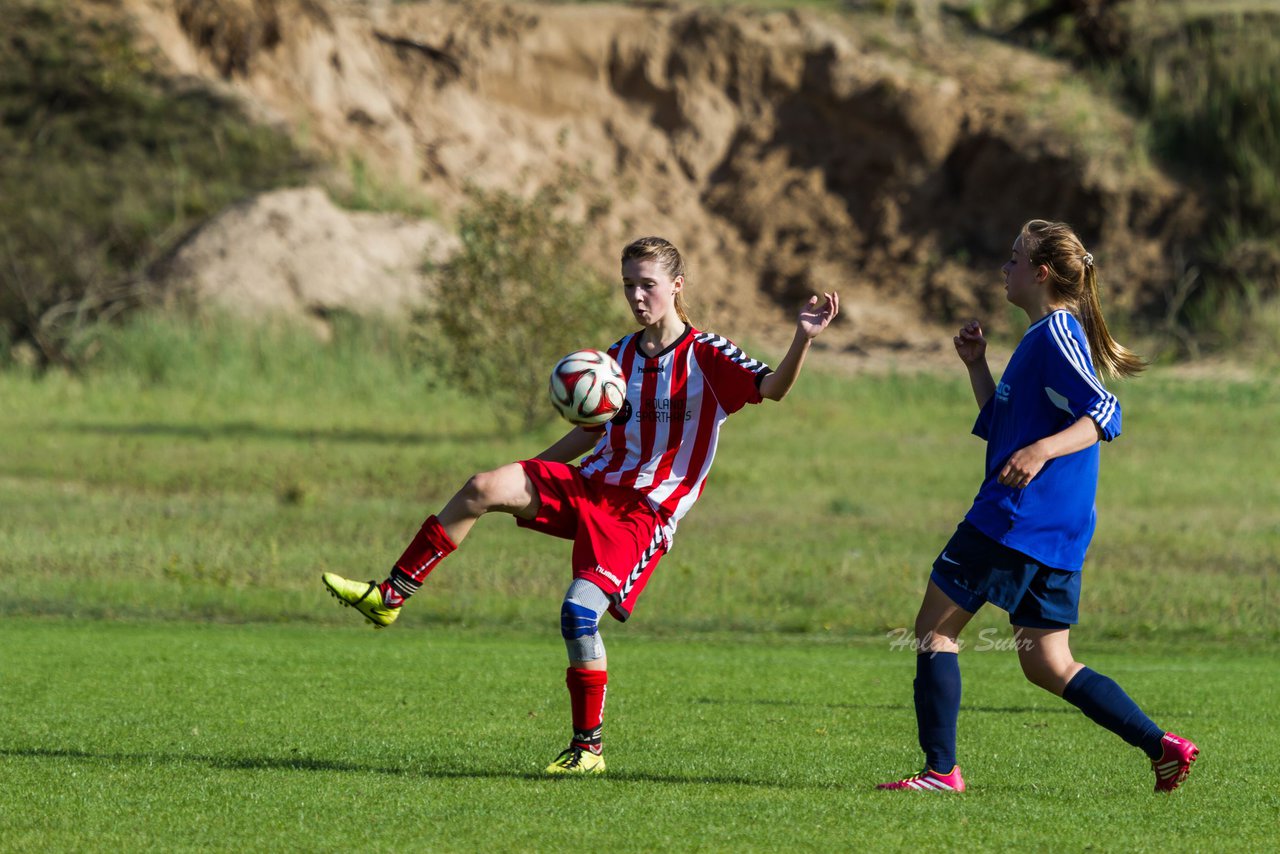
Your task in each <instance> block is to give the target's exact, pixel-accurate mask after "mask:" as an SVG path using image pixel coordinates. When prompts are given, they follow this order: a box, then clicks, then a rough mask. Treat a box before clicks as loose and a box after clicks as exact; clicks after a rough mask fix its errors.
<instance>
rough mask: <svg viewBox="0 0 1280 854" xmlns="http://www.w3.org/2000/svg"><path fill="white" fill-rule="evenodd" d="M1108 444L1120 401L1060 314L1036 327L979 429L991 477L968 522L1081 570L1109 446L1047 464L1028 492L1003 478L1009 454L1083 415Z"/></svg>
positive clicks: (1076, 327) (1116, 427) (1056, 564)
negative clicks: (1003, 482) (1006, 483)
mask: <svg viewBox="0 0 1280 854" xmlns="http://www.w3.org/2000/svg"><path fill="white" fill-rule="evenodd" d="M1085 415H1087V416H1089V417H1090V418H1092V419H1093V421H1094V423H1095V424H1097V425H1098V427H1099V429H1100V432H1101V433H1102V436H1103V438H1104V439H1106V440H1107V441H1108V442H1109V441H1111V440H1112V439H1114V438H1115V437H1116V436H1118V435H1120V403H1119V401H1117V400H1116V398H1115V395H1113V394H1111V392H1109V391H1107V390H1106V389H1105V388H1104V387H1103V385H1102V383H1101V382H1100V381H1099V380H1098V377H1097V374H1096V373H1095V372H1094V370H1093V362H1092V360H1091V359H1090V358H1089V344H1088V341H1087V339H1086V338H1085V335H1084V330H1083V329H1082V328H1081V326H1080V322H1079V321H1078V320H1076V319H1075V317H1073V316H1072V315H1071V314H1070V313H1069V312H1066V311H1061V310H1059V311H1055V312H1052V313H1051V314H1049V315H1048V316H1047V317H1043V318H1041V319H1040V320H1037V321H1036V322H1035V323H1033V324H1031V326H1030V328H1028V329H1027V332H1026V334H1025V335H1023V336H1022V341H1021V342H1019V344H1018V347H1017V349H1016V350H1014V351H1013V357H1012V358H1011V359H1010V360H1009V365H1008V367H1006V368H1005V370H1004V374H1003V375H1002V376H1001V377H1000V381H999V382H998V383H997V384H996V393H995V394H994V395H992V396H991V399H990V400H988V401H987V402H986V405H984V406H983V407H982V411H981V412H980V413H979V414H978V421H977V423H976V424H974V426H973V432H974V434H975V435H977V436H980V437H981V438H983V439H986V440H987V468H986V479H985V480H983V481H982V487H981V488H980V489H979V490H978V495H977V497H976V498H974V500H973V507H971V508H970V509H969V512H968V514H967V515H966V516H965V518H966V519H968V520H969V522H970V523H971V524H972V525H973V526H974V527H976V528H977V529H978V530H980V531H982V533H984V534H986V535H987V536H988V537H990V538H991V539H993V540H995V541H996V542H999V543H1003V544H1004V545H1006V546H1008V547H1009V548H1012V549H1016V550H1018V551H1020V552H1022V553H1023V554H1025V555H1027V556H1029V557H1031V558H1034V559H1035V560H1036V561H1038V562H1040V563H1042V564H1044V565H1045V566H1050V567H1053V568H1055V569H1066V570H1078V569H1080V568H1081V567H1082V566H1083V565H1084V555H1085V551H1086V550H1087V549H1088V548H1089V540H1090V539H1092V537H1093V528H1094V522H1095V513H1094V498H1095V496H1096V495H1097V492H1098V456H1099V453H1098V451H1099V446H1098V445H1097V444H1094V445H1092V446H1091V447H1088V448H1086V449H1084V450H1083V451H1077V452H1076V453H1074V454H1068V455H1067V456H1065V457H1058V458H1057V459H1053V460H1050V461H1049V462H1047V463H1045V465H1044V468H1043V469H1041V470H1040V473H1039V474H1038V475H1036V476H1035V477H1034V478H1032V480H1031V483H1029V484H1027V486H1026V487H1025V488H1024V489H1014V488H1013V487H1011V486H1002V485H1001V484H1000V483H999V481H998V480H997V478H998V477H999V476H1000V470H1001V469H1003V468H1004V465H1005V463H1007V462H1008V461H1009V457H1011V456H1013V454H1014V452H1015V451H1018V450H1020V449H1022V448H1025V447H1026V446H1028V445H1031V444H1033V443H1035V442H1037V441H1039V440H1040V439H1043V438H1045V437H1046V436H1051V435H1053V434H1054V433H1058V432H1060V431H1062V430H1064V429H1066V428H1067V427H1070V426H1071V425H1072V424H1074V423H1075V422H1076V421H1077V420H1079V419H1080V418H1081V417H1082V416H1085Z"/></svg>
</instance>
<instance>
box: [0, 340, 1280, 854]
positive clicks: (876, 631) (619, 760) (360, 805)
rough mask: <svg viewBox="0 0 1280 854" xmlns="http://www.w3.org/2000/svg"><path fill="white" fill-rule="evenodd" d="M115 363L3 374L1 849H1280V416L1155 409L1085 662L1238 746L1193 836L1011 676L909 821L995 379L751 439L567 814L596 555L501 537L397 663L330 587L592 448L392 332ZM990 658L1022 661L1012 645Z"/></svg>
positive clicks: (714, 493) (1168, 399) (698, 536)
mask: <svg viewBox="0 0 1280 854" xmlns="http://www.w3.org/2000/svg"><path fill="white" fill-rule="evenodd" d="M362 335H366V336H367V337H361V336H362ZM104 348H105V349H104V355H103V357H102V359H101V360H100V362H99V367H98V368H96V369H95V371H94V372H93V373H92V374H90V375H89V376H87V377H82V378H75V377H70V376H66V375H61V374H57V373H53V374H49V375H46V376H44V377H42V378H34V377H31V376H27V375H24V374H22V373H20V372H13V371H10V372H6V373H0V399H3V400H4V402H5V405H4V407H3V408H0V594H3V596H4V597H5V602H6V607H7V610H8V612H9V615H8V616H7V617H6V619H5V620H4V622H3V623H0V650H3V653H0V714H2V717H0V720H2V721H3V727H4V729H3V732H2V733H0V850H19V851H20V850H35V849H40V850H100V849H105V848H124V849H128V850H144V849H157V850H174V849H195V848H206V849H207V848H215V849H250V850H259V849H266V850H279V849H294V848H297V849H306V850H329V849H334V850H336V849H345V848H354V847H364V848H373V849H431V850H476V849H484V850H532V849H538V850H542V849H552V848H557V847H563V846H564V844H566V843H565V840H566V835H567V834H570V833H583V834H585V833H587V832H591V833H592V835H591V836H590V837H586V836H583V837H582V838H583V839H584V840H586V839H589V840H590V844H593V845H598V846H600V847H607V848H609V849H612V850H636V851H646V850H653V849H655V848H659V847H665V848H674V849H678V850H689V849H699V850H749V849H753V850H769V849H774V850H779V849H781V850H791V849H798V850H831V849H843V848H863V847H868V848H875V849H884V850H905V849H908V848H912V847H916V846H919V845H929V846H930V847H931V848H941V849H944V850H945V849H952V848H954V849H959V848H979V849H981V848H1009V847H1026V848H1031V849H1042V848H1049V847H1053V848H1063V849H1085V848H1090V847H1092V848H1095V849H1101V850H1139V849H1152V850H1154V849H1157V848H1159V849H1167V848H1171V847H1174V848H1178V847H1180V848H1185V849H1190V850H1209V849H1215V848H1221V847H1227V846H1228V845H1230V846H1232V847H1234V848H1237V849H1244V850H1249V849H1253V848H1259V847H1262V846H1263V845H1264V844H1265V840H1266V839H1268V838H1270V833H1271V830H1272V829H1273V827H1270V826H1269V825H1268V822H1270V823H1271V825H1273V824H1274V817H1275V815H1276V810H1277V806H1280V803H1278V801H1277V795H1276V794H1275V792H1274V791H1273V788H1272V787H1270V786H1269V783H1268V779H1269V778H1265V777H1264V776H1263V775H1264V774H1266V773H1268V764H1267V762H1266V761H1265V758H1266V757H1267V756H1270V755H1273V754H1274V753H1275V752H1276V750H1277V747H1278V746H1280V745H1277V743H1276V736H1275V735H1273V733H1274V732H1276V723H1277V721H1276V715H1277V712H1276V711H1275V710H1276V709H1277V708H1280V702H1277V701H1280V692H1278V691H1277V688H1276V681H1275V673H1276V672H1277V664H1278V663H1280V662H1278V661H1277V655H1276V654H1275V652H1274V642H1275V640H1276V639H1277V638H1278V637H1280V624H1278V622H1277V612H1278V610H1280V609H1278V608H1277V606H1278V605H1280V594H1277V591H1276V585H1277V573H1276V570H1277V567H1278V566H1280V515H1278V514H1277V508H1280V485H1278V484H1277V481H1276V479H1275V478H1274V477H1273V476H1268V475H1267V471H1268V466H1269V465H1270V461H1272V460H1274V459H1276V458H1277V456H1280V431H1276V430H1275V428H1274V425H1275V423H1276V421H1277V417H1278V416H1280V387H1278V386H1277V382H1276V381H1275V380H1274V379H1271V378H1269V377H1263V378H1260V379H1256V380H1252V381H1225V380H1203V381H1186V380H1177V379H1174V378H1173V377H1171V376H1168V375H1161V374H1160V373H1158V372H1157V373H1156V374H1155V375H1153V376H1150V377H1146V378H1142V379H1139V380H1136V381H1133V382H1129V383H1125V384H1123V385H1121V386H1118V387H1117V391H1118V393H1119V394H1120V397H1121V400H1122V402H1123V404H1124V406H1125V415H1124V417H1125V422H1124V423H1125V435H1124V436H1123V437H1122V438H1121V439H1120V440H1119V441H1118V442H1117V443H1115V444H1114V445H1113V446H1110V447H1108V448H1106V449H1105V450H1104V463H1103V482H1102V486H1101V490H1100V494H1099V519H1100V524H1099V529H1098V535H1097V537H1096V538H1095V542H1094V548H1093V550H1092V552H1091V555H1090V562H1089V565H1088V567H1087V569H1086V580H1085V585H1084V589H1085V597H1084V603H1083V608H1082V611H1083V622H1082V624H1081V626H1080V627H1079V628H1078V629H1077V631H1076V633H1075V638H1076V647H1077V651H1078V653H1079V654H1080V657H1081V658H1082V659H1083V660H1085V661H1087V662H1088V663H1089V664H1091V665H1092V666H1094V667H1095V668H1097V669H1099V670H1101V671H1102V672H1104V673H1108V674H1109V675H1111V676H1113V677H1115V678H1116V679H1117V680H1118V681H1120V682H1121V683H1122V684H1123V685H1124V686H1125V687H1126V688H1127V689H1128V690H1129V691H1130V692H1131V693H1132V694H1133V695H1134V696H1135V698H1137V699H1138V700H1139V702H1141V703H1142V704H1143V705H1144V706H1145V707H1146V708H1147V709H1148V710H1149V711H1150V712H1151V714H1152V715H1153V717H1155V718H1156V719H1157V720H1158V721H1160V722H1161V723H1162V724H1164V725H1165V726H1168V727H1170V728H1173V729H1177V730H1179V731H1184V732H1185V733H1186V734H1188V735H1189V736H1191V737H1193V738H1195V739H1196V740H1197V741H1198V742H1199V743H1200V744H1201V746H1202V747H1203V749H1204V759H1203V761H1202V762H1201V763H1200V767H1199V768H1198V769H1197V771H1196V774H1195V775H1193V777H1192V779H1191V781H1190V783H1189V784H1188V785H1187V787H1186V788H1185V789H1184V790H1183V791H1180V792H1178V793H1176V794H1175V795H1174V796H1173V797H1172V798H1155V797H1154V796H1153V795H1152V794H1151V793H1150V791H1149V789H1150V786H1151V781H1150V772H1149V770H1148V769H1147V765H1146V762H1145V761H1144V759H1143V757H1141V756H1140V755H1138V754H1136V753H1135V752H1134V751H1133V750H1131V749H1129V748H1127V747H1126V746H1125V745H1123V744H1122V743H1120V742H1119V741H1118V740H1117V739H1116V738H1114V737H1113V736H1111V735H1110V734H1108V733H1105V732H1103V731H1101V730H1098V729H1097V728H1096V727H1094V726H1093V725H1092V724H1090V723H1089V722H1088V721H1086V720H1085V719H1084V718H1083V717H1081V716H1080V715H1079V714H1078V713H1076V712H1075V711H1074V710H1072V709H1070V708H1068V707H1067V706H1065V705H1064V704H1062V703H1061V701H1058V700H1056V699H1055V698H1052V697H1050V696H1048V695H1045V694H1042V693H1040V692H1039V691H1038V690H1037V689H1035V688H1032V687H1030V686H1028V685H1027V684H1025V683H1024V682H1023V681H1022V678H1021V676H1020V675H1019V673H1018V670H1017V665H1016V663H1015V662H1014V661H1013V656H1012V654H1011V653H1008V652H1004V653H1000V652H994V651H980V650H978V649H976V648H975V649H972V650H971V652H969V653H966V654H965V656H964V657H963V659H962V660H963V667H964V669H965V673H966V685H965V700H964V705H965V709H966V712H965V714H964V715H963V716H962V720H961V745H962V746H961V751H962V763H963V764H964V766H965V770H966V776H967V777H968V779H969V781H970V784H971V792H970V793H969V794H967V795H966V796H965V797H964V798H963V799H958V800H952V801H948V802H945V803H940V802H938V801H937V800H935V799H929V801H928V802H927V803H925V802H923V801H921V800H917V799H905V800H904V799H903V798H901V797H894V796H891V795H886V794H884V793H876V792H874V791H873V790H872V789H871V786H872V785H873V784H874V783H875V782H878V781H880V780H882V779H886V778H888V777H890V776H893V775H896V774H900V773H905V772H907V771H911V770H913V769H914V767H915V766H916V764H917V762H918V761H919V760H918V755H917V754H918V749H917V748H916V747H915V743H914V719H913V715H912V712H911V706H910V692H911V679H912V676H913V663H912V660H911V657H910V655H909V653H906V652H904V651H902V650H895V649H892V648H891V645H890V643H889V640H888V639H887V637H886V633H887V632H889V631H891V630H893V629H895V628H901V627H905V626H908V625H910V621H911V619H912V616H913V615H914V612H915V608H916V605H917V604H918V600H919V596H920V592H921V589H922V587H923V584H924V579H925V577H926V575H927V568H928V566H929V563H930V562H931V561H932V559H933V557H934V555H935V554H936V552H937V550H938V548H939V547H940V546H941V544H942V543H943V542H945V539H946V537H947V536H948V534H949V533H950V530H951V529H952V528H953V527H954V525H955V523H956V521H957V520H958V519H959V517H960V515H961V514H962V513H963V512H964V510H965V508H966V507H967V505H968V501H969V499H970V498H971V496H972V492H973V490H974V489H975V487H976V484H977V481H978V479H979V476H980V471H981V465H982V462H981V460H982V446H981V443H980V442H979V441H978V440H977V439H974V438H972V437H971V436H969V435H968V429H969V427H970V425H971V422H972V418H973V414H974V411H973V410H974V407H973V403H972V400H971V399H970V398H969V392H968V389H967V387H966V385H965V384H964V382H963V379H962V378H961V377H959V376H929V375H923V376H916V375H900V376H894V375H889V376H879V377H860V378H849V377H844V376H838V375H836V374H832V373H824V372H822V371H821V370H815V371H812V372H810V373H808V374H806V376H805V378H804V379H803V381H802V382H801V384H800V386H799V387H798V389H797V391H796V392H795V393H794V395H793V396H792V397H790V398H788V400H787V401H786V402H785V403H784V404H782V405H766V406H761V407H759V408H751V409H749V410H748V411H746V412H743V413H740V414H738V415H736V416H734V418H733V419H732V420H731V421H730V423H729V424H728V425H727V427H726V434H725V437H724V443H723V445H722V449H721V451H720V455H719V458H718V460H717V464H716V469H715V471H714V472H713V474H712V478H711V482H710V484H709V486H708V489H707V492H706V494H705V495H704V496H703V498H702V500H701V501H700V503H699V505H698V506H697V507H696V508H695V509H694V511H693V512H692V513H691V514H690V516H689V517H688V518H687V520H686V522H685V523H684V524H683V525H682V527H681V531H680V534H679V536H678V538H677V543H676V547H675V549H674V551H673V552H672V554H671V555H670V556H669V557H668V558H667V559H666V560H665V561H664V563H663V565H662V569H661V571H660V572H659V573H658V575H657V576H655V579H654V581H653V582H652V584H651V585H650V589H649V591H648V592H646V594H645V598H644V599H643V600H642V602H641V604H640V608H639V609H638V611H637V613H636V617H635V619H634V620H633V621H632V622H631V623H629V624H627V625H625V626H617V625H610V626H609V627H607V628H606V638H607V641H608V644H609V652H610V659H611V667H610V669H611V681H610V700H609V709H608V715H607V724H606V726H607V739H608V744H609V754H608V755H609V762H610V770H609V773H608V775H607V779H601V780H590V781H559V782H557V781H548V780H544V779H542V778H540V777H539V775H538V771H539V769H540V768H541V767H542V766H544V765H545V764H546V763H547V762H548V761H549V760H550V759H551V758H552V757H553V756H554V754H555V753H556V752H557V751H558V749H559V748H560V747H561V746H562V742H563V741H564V740H565V738H566V736H567V734H568V733H567V720H566V717H567V715H566V709H565V706H566V700H565V696H564V693H565V692H564V688H563V681H562V675H561V674H562V672H563V671H562V668H563V655H564V653H563V647H562V645H561V643H560V641H559V638H558V636H557V631H556V629H557V625H558V609H559V602H560V597H561V595H562V593H563V590H564V587H565V585H566V584H567V582H568V578H567V574H566V570H565V563H566V559H567V554H568V544H567V543H564V542H560V541H554V540H549V539H546V538H540V537H536V536H533V535H529V534H527V533H524V532H520V531H517V530H516V529H515V528H514V526H512V525H511V524H510V522H509V520H506V519H501V518H496V517H495V518H491V519H485V520H482V521H481V523H480V525H479V526H478V527H477V529H476V531H475V533H474V535H473V537H472V538H471V539H469V540H468V541H467V543H466V545H465V547H464V548H463V550H462V551H460V552H459V553H458V555H456V556H455V557H453V558H451V559H450V560H449V562H448V563H446V564H445V565H444V566H443V567H442V568H441V569H440V570H439V571H438V572H437V573H436V574H435V575H434V576H433V577H432V579H431V581H430V582H429V584H428V586H427V588H425V589H424V591H423V592H422V593H421V594H420V595H419V597H418V598H417V599H415V600H414V602H413V603H412V610H411V611H407V612H406V613H405V615H404V617H403V618H402V619H401V620H400V621H399V622H398V623H397V625H396V627H395V628H394V629H392V630H390V631H387V632H382V633H374V632H372V631H369V630H367V629H366V628H365V627H364V626H363V624H362V623H360V622H358V621H357V620H356V619H355V618H354V617H353V615H352V614H351V612H349V611H343V610H341V609H339V608H338V607H336V605H335V604H334V603H333V602H332V601H331V600H330V599H328V597H326V596H325V595H324V593H323V592H322V590H321V588H320V585H319V584H318V575H319V572H320V571H321V570H324V569H335V570H340V571H344V572H347V573H350V574H352V575H357V576H368V577H372V576H380V575H381V574H382V573H383V572H384V571H385V568H386V567H387V565H388V564H389V562H390V561H391V560H392V559H393V558H394V557H395V556H396V555H397V554H398V553H399V550H400V549H401V548H402V546H403V544H404V542H405V541H406V539H407V538H408V537H409V536H410V535H411V534H412V533H413V531H414V530H415V529H416V527H417V525H418V524H419V522H420V521H421V519H422V517H423V516H425V515H426V514H427V513H428V512H430V511H431V510H433V509H435V507H437V506H438V505H439V503H440V502H441V501H442V500H443V499H444V498H446V497H447V496H448V495H449V494H450V493H451V492H452V490H453V489H454V488H455V487H456V486H457V485H459V484H460V483H461V482H462V480H463V479H464V478H465V477H466V476H467V475H468V474H470V473H471V472H473V471H475V470H477V469H480V468H484V467H488V466H491V465H494V464H496V463H499V462H503V461H507V460H510V459H515V458H518V457H521V456H526V455H530V454H533V453H536V452H537V451H538V450H540V449H541V448H543V447H545V446H546V445H547V444H549V443H550V441H551V440H552V439H553V438H555V436H556V435H558V433H559V429H558V428H556V427H555V426H549V427H547V428H545V429H543V430H541V431H535V432H534V433H532V434H521V435H506V434H503V433H501V432H500V431H498V430H497V429H496V428H493V427H491V426H490V424H491V423H492V418H491V415H490V414H489V413H487V412H486V411H485V409H484V407H483V406H481V405H478V404H476V403H475V402H473V401H468V400H466V399H464V398H461V397H459V396H458V395H456V394H453V393H451V392H449V391H448V390H447V389H443V388H441V387H440V385H439V383H438V382H437V381H436V379H435V378H434V377H433V375H432V374H431V372H430V370H429V369H428V368H423V367H418V366H415V365H414V364H413V363H412V362H410V361H409V360H407V359H405V358H404V357H403V356H402V355H401V352H402V350H401V348H400V347H399V345H398V343H397V340H396V339H395V337H394V336H390V335H386V334H383V333H375V332H369V331H367V330H366V331H365V332H360V331H359V330H355V331H350V330H348V332H344V333H343V334H341V335H340V336H339V339H338V340H337V341H336V342H335V343H334V344H333V345H331V346H329V347H322V346H320V345H319V344H317V343H316V342H314V341H313V340H311V339H309V338H307V337H305V336H298V335H294V334H292V333H287V332H281V331H278V330H277V331H275V332H271V331H257V332H246V331H240V332H234V331H232V330H229V329H226V328H221V327H217V328H213V329H212V330H209V329H206V330H204V331H202V332H199V331H198V332H194V333H193V332H192V330H190V329H185V330H184V329H183V328H180V327H175V326H173V325H168V324H164V323H160V324H153V325H148V324H147V323H145V322H144V323H141V324H139V325H137V326H135V327H132V328H130V329H129V330H126V332H125V333H122V337H121V338H119V339H116V340H106V341H104ZM763 355H765V356H770V355H774V354H767V353H766V354H763ZM983 631H987V632H993V631H994V632H996V635H995V637H997V638H1007V627H1006V626H1005V624H1004V622H1003V620H1002V619H1001V618H1000V616H999V615H998V614H995V613H989V614H988V613H984V614H981V615H979V617H978V618H977V620H976V621H975V624H974V626H973V627H972V628H971V629H970V638H971V640H972V641H973V642H974V643H975V644H977V643H978V642H979V639H980V634H979V633H981V632H983ZM988 637H990V635H988ZM365 674H369V675H368V676H366V675H365ZM385 674H399V675H398V676H396V677H395V678H391V679H386V678H385ZM371 678H373V679H376V681H375V682H372V683H371V682H369V681H366V680H368V679H371ZM370 684H375V685H377V686H379V688H378V689H377V690H374V689H371V688H370V687H368V686H369V685H370ZM381 686H387V687H381ZM585 787H591V790H590V791H587V790H586V788H585ZM1243 792H1247V793H1248V797H1242V796H1241V793H1243ZM598 804H607V810H605V811H604V812H600V811H599V810H598V809H595V808H594V805H598ZM586 827H590V828H591V831H586V830H583V828H586ZM569 838H570V839H572V838H573V837H569ZM583 844H587V843H585V842H584V843H583Z"/></svg>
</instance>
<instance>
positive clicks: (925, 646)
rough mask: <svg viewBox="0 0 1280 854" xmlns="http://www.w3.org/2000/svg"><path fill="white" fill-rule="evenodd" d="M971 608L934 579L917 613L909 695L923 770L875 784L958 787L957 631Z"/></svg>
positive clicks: (885, 786) (947, 789) (932, 788)
mask: <svg viewBox="0 0 1280 854" xmlns="http://www.w3.org/2000/svg"><path fill="white" fill-rule="evenodd" d="M972 618H973V612H972V611H967V610H965V609H964V608H962V607H960V605H958V604H957V603H956V602H955V601H954V600H952V599H951V598H950V597H949V596H948V595H947V594H946V593H943V592H942V589H941V588H940V587H938V585H937V584H936V583H934V582H933V581H930V582H929V586H928V587H927V588H926V589H925V594H924V602H923V603H921V605H920V613H919V614H917V615H916V626H915V630H916V643H917V648H916V679H915V683H914V688H915V691H914V696H915V707H916V726H917V729H918V731H919V737H920V749H921V750H922V751H924V762H925V765H924V770H922V771H921V772H920V773H919V774H913V775H912V776H910V777H906V778H904V779H901V780H893V781H891V782H888V783H881V784H880V785H878V786H877V787H876V788H877V789H891V790H900V791H941V792H963V791H964V778H963V777H962V776H961V775H960V766H959V765H957V764H956V724H957V721H958V719H959V717H960V644H959V637H960V632H961V631H963V630H964V627H965V626H966V625H968V623H969V620H970V619H972Z"/></svg>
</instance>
